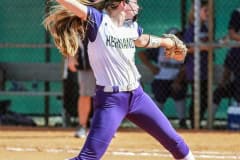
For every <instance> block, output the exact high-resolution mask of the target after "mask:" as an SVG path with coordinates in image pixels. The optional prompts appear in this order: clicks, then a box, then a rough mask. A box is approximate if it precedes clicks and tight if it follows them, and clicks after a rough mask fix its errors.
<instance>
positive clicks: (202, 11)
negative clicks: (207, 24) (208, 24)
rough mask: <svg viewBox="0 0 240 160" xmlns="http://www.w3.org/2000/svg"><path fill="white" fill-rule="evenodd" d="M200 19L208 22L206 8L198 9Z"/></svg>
mask: <svg viewBox="0 0 240 160" xmlns="http://www.w3.org/2000/svg"><path fill="white" fill-rule="evenodd" d="M200 18H201V20H202V21H207V20H208V8H207V6H203V7H202V8H201V9H200Z"/></svg>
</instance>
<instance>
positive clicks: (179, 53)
mask: <svg viewBox="0 0 240 160" xmlns="http://www.w3.org/2000/svg"><path fill="white" fill-rule="evenodd" d="M163 37H164V38H169V39H171V40H172V41H173V44H174V45H173V46H172V47H170V48H166V51H165V54H166V57H167V58H172V59H175V60H177V61H184V59H185V57H186V54H187V47H186V45H185V44H184V43H183V42H182V41H181V40H180V39H178V38H177V37H176V36H175V35H173V34H164V35H163Z"/></svg>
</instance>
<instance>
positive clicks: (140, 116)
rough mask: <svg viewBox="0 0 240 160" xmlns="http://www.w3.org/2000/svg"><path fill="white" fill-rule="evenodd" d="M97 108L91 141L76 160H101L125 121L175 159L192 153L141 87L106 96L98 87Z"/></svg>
mask: <svg viewBox="0 0 240 160" xmlns="http://www.w3.org/2000/svg"><path fill="white" fill-rule="evenodd" d="M94 107H95V108H94V116H93V121H92V126H91V129H90V132H89V135H88V137H87V140H86V142H85V144H84V146H83V148H82V150H81V152H80V154H79V155H78V157H75V158H73V159H72V160H99V159H100V158H101V157H102V156H103V154H104V153H105V151H106V149H107V147H108V145H109V144H110V142H111V140H112V138H113V136H114V134H115V132H116V130H117V129H118V127H119V126H120V124H121V122H122V120H123V119H124V118H127V119H128V120H130V121H132V122H133V123H135V124H136V125H137V126H139V127H141V128H142V129H144V130H145V131H147V132H148V133H149V134H150V135H152V136H153V137H154V138H156V139H157V140H158V141H159V142H160V143H161V144H162V145H163V146H164V147H165V148H166V149H167V150H168V151H169V152H170V153H171V154H172V155H173V157H174V158H176V159H182V158H184V157H185V156H186V155H187V154H188V152H189V148H188V146H187V144H186V143H185V142H184V140H183V139H182V138H181V137H180V136H179V135H178V134H177V133H176V131H175V129H174V128H173V127H172V126H171V124H170V122H169V121H168V119H167V118H166V117H165V115H164V114H163V113H162V112H161V111H160V109H159V108H158V107H157V105H156V104H155V103H154V102H153V101H152V99H151V98H150V97H149V96H148V95H147V94H146V93H144V91H143V89H142V88H141V87H138V88H137V89H135V90H133V91H131V92H117V93H106V92H103V91H102V89H101V88H98V87H97V89H96V96H95V97H94Z"/></svg>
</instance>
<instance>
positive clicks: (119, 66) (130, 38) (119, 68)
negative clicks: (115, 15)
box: [87, 7, 142, 86]
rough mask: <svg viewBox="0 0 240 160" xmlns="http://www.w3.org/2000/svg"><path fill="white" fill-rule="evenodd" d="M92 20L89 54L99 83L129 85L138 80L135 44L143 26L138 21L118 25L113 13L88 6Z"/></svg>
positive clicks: (89, 34) (89, 35) (89, 31)
mask: <svg viewBox="0 0 240 160" xmlns="http://www.w3.org/2000/svg"><path fill="white" fill-rule="evenodd" d="M88 17H89V19H90V20H91V22H90V24H89V26H88V32H87V36H88V38H89V43H88V55H89V60H90V64H91V67H92V69H93V72H94V75H95V78H96V84H97V85H101V86H127V85H131V84H134V83H138V81H139V79H140V74H139V72H138V70H137V68H136V66H135V60H134V55H135V50H136V49H135V44H134V40H136V39H137V38H138V37H139V35H140V34H141V33H142V30H141V29H140V28H139V27H138V25H137V23H136V22H134V23H133V22H129V23H128V22H126V23H124V26H121V27H119V26H116V25H115V24H113V23H112V21H111V19H110V17H109V16H108V15H107V14H106V13H104V12H99V11H98V10H96V9H94V8H92V7H88Z"/></svg>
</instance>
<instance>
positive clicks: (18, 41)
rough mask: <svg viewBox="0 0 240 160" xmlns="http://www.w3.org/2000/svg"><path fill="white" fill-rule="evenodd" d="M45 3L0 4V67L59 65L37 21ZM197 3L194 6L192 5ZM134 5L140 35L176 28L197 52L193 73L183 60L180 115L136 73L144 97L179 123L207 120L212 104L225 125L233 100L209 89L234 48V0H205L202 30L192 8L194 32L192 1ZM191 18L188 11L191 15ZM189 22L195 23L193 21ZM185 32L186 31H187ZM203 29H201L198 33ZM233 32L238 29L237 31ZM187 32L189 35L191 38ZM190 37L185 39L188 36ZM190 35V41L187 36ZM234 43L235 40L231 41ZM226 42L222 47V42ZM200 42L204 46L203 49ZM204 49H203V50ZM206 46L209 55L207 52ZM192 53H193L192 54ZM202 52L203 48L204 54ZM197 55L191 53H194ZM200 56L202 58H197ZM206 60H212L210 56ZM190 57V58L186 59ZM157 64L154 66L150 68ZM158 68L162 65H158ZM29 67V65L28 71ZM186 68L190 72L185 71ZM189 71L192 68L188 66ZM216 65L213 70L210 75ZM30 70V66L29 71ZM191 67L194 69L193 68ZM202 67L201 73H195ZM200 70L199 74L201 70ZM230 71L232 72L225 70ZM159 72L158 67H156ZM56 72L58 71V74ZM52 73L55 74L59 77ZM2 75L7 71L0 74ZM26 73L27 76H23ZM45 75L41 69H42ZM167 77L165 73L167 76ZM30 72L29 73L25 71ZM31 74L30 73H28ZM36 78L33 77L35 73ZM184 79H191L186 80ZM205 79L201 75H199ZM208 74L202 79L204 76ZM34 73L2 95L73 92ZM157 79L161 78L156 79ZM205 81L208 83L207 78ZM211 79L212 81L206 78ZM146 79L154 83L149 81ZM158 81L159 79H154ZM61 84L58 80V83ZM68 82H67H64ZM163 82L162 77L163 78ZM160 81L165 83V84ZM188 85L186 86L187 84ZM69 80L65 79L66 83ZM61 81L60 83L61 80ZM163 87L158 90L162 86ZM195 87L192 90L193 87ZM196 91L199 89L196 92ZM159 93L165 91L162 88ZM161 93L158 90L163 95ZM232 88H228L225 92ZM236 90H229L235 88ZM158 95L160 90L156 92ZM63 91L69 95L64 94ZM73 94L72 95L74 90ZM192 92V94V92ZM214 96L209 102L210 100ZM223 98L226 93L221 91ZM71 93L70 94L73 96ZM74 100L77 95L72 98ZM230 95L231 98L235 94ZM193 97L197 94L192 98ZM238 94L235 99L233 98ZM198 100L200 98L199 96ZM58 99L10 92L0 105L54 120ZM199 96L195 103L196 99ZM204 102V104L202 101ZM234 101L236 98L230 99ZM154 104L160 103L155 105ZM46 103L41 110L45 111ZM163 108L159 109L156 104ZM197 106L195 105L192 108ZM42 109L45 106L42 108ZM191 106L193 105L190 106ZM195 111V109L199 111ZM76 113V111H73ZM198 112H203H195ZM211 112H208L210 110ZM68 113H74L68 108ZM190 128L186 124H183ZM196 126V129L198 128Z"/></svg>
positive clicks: (11, 83)
mask: <svg viewBox="0 0 240 160" xmlns="http://www.w3.org/2000/svg"><path fill="white" fill-rule="evenodd" d="M47 2H48V1H47V0H46V1H43V0H42V1H39V0H21V1H19V0H12V1H9V0H1V3H0V15H2V16H1V20H2V23H1V25H0V33H1V37H0V54H1V59H0V62H1V63H2V64H4V65H5V64H8V63H20V64H22V63H24V64H35V63H44V64H48V63H51V64H52V63H53V64H57V65H60V66H62V64H63V62H62V57H61V56H60V54H59V53H58V51H57V49H56V48H55V47H54V46H53V44H52V43H51V39H50V36H49V34H48V33H46V32H45V30H44V27H43V25H42V21H43V17H44V15H45V13H46V12H47V10H48V4H49V3H47ZM197 2H200V1H197ZM139 3H140V6H141V7H142V10H141V11H140V13H139V16H138V22H139V24H140V25H141V26H142V27H143V29H144V32H145V33H151V34H155V35H159V36H160V35H162V34H163V33H165V32H166V31H167V30H169V29H170V28H177V29H179V30H181V32H182V39H183V40H184V41H185V42H186V43H188V44H189V46H191V47H193V51H192V53H193V54H192V53H190V55H195V54H194V51H198V50H199V48H200V50H199V56H198V57H199V59H201V60H198V61H199V69H198V70H199V71H200V72H196V71H194V69H193V68H194V67H193V66H194V65H197V61H194V58H195V56H193V57H194V58H193V57H191V56H190V57H188V56H187V59H186V61H185V64H184V65H181V67H182V66H185V72H184V73H186V76H185V77H186V78H185V79H184V80H186V84H187V85H186V86H187V87H186V91H185V92H186V93H183V94H186V97H185V100H186V105H185V110H180V111H179V108H176V107H175V105H176V103H174V102H175V100H174V98H173V97H172V96H171V94H170V93H169V92H170V91H169V90H168V89H169V88H167V89H166V93H165V94H166V95H165V96H164V97H168V96H170V98H167V99H164V100H161V98H160V100H159V99H156V95H155V94H159V93H158V92H159V91H154V92H153V90H152V83H151V80H149V79H150V78H149V77H148V78H146V75H149V73H146V72H143V71H140V72H141V73H142V76H143V79H147V80H148V82H146V84H144V83H145V81H143V85H144V89H145V90H146V92H147V93H149V94H150V95H151V96H152V97H153V98H154V99H155V100H156V102H157V103H158V104H160V105H163V106H164V107H163V108H162V107H161V108H162V109H163V112H164V113H165V114H166V115H167V116H168V117H169V118H179V114H180V117H181V115H182V114H183V113H181V112H185V113H186V115H185V119H191V118H192V119H194V118H193V117H191V116H190V115H191V114H193V115H196V114H198V112H196V111H198V110H199V112H201V115H202V116H200V117H199V119H206V120H207V118H208V117H209V116H207V114H206V113H207V111H208V110H207V107H208V106H209V105H211V106H214V103H216V102H218V103H219V107H218V110H217V112H216V116H215V118H216V119H223V120H227V108H228V106H229V105H230V101H233V98H223V99H221V102H219V100H218V98H216V96H218V94H217V93H215V92H214V91H215V88H216V87H219V86H218V85H217V84H218V83H220V82H222V81H221V79H222V78H223V77H222V72H223V67H224V66H225V65H224V64H226V63H229V61H228V62H226V57H227V55H228V54H229V49H230V48H231V47H233V46H235V45H236V43H232V41H227V40H229V34H228V33H229V23H230V19H231V15H232V12H233V11H234V9H237V8H238V7H240V6H239V4H240V0H231V1H227V0H215V1H214V0H208V5H207V7H206V9H207V10H208V13H209V19H206V21H205V23H204V24H206V26H202V25H203V24H202V23H201V19H200V18H201V16H200V15H201V14H202V13H201V12H204V11H201V5H200V4H199V6H195V7H198V8H199V13H197V14H195V16H197V17H198V18H199V19H200V22H199V23H198V25H199V26H198V27H199V30H198V32H195V31H197V30H196V29H195V28H196V27H195V28H194V27H193V28H191V26H190V22H189V14H190V11H191V7H192V6H193V3H192V0H168V1H163V0H157V1H156V0H147V1H144V0H139ZM195 11H198V10H197V8H195ZM193 15H194V12H193ZM197 17H196V18H194V19H195V20H196V19H198V18H197ZM233 23H236V25H233V27H232V28H233V30H235V31H236V32H238V31H239V29H240V27H239V19H237V20H235V21H233ZM196 24H197V23H195V21H193V25H196ZM189 27H190V28H189ZM204 27H206V28H204ZM237 27H238V28H237ZM191 33H192V34H193V35H191ZM194 33H196V34H195V35H198V38H199V39H198V40H200V41H199V44H197V43H194V42H196V39H194ZM189 34H190V35H189ZM189 36H190V37H189ZM204 38H207V39H208V40H206V39H205V40H204V41H203V39H204ZM236 39H238V40H239V38H236ZM225 40H226V43H225ZM220 42H221V43H220ZM203 43H204V44H205V45H203ZM194 44H197V47H195V48H194V46H196V45H194ZM206 44H207V47H206ZM204 46H205V48H210V49H209V50H208V52H209V53H203V54H201V47H202V48H204ZM211 47H212V50H211ZM194 49H196V50H194ZM205 50H206V49H205ZM142 51H143V50H142V49H138V50H137V52H138V53H140V52H142ZM196 55H197V54H196ZM202 55H204V56H202ZM211 55H212V57H211ZM235 55H236V57H230V58H232V59H233V60H232V61H230V64H229V65H230V66H228V68H227V69H229V70H230V71H232V73H233V74H234V76H238V73H237V72H236V71H237V69H236V68H238V65H237V64H238V57H237V54H234V56H235ZM192 58H193V59H192ZM201 61H205V63H203V64H202V62H201ZM136 63H137V64H138V65H139V66H140V67H142V61H141V60H140V59H139V56H138V55H137V56H136ZM157 63H158V62H157V61H156V62H155V64H157ZM161 63H162V62H161ZM161 65H162V67H163V68H164V67H169V66H168V63H164V62H163V63H162V64H161ZM161 65H160V66H161ZM31 66H32V65H30V67H31ZM176 66H178V65H172V64H170V67H173V68H174V67H176ZM187 66H188V67H190V68H187ZM191 66H192V67H191ZM214 66H216V67H215V68H216V69H215V70H217V69H219V68H220V70H217V71H215V70H212V69H211V68H213V67H214ZM35 67H36V66H35ZM195 68H196V66H195ZM201 68H202V69H201ZM204 68H205V71H204ZM231 69H233V70H231ZM160 70H161V68H160ZM61 71H62V70H61ZM61 71H58V72H61ZM5 72H8V70H6V71H5ZM26 72H27V71H26ZM46 72H47V70H46ZM169 72H171V71H169ZM31 73H32V72H31ZM33 73H35V72H33ZM196 73H197V74H199V78H200V79H194V77H195V78H196V76H194V75H195V74H196ZM35 74H37V73H35ZM190 74H193V75H192V79H191V77H189V75H190ZM203 74H205V75H206V76H204V75H203ZM207 75H208V76H207ZM34 76H35V75H34V74H33V75H32V80H28V81H18V80H14V79H13V78H12V79H11V78H10V79H9V80H7V81H6V83H5V84H4V91H13V92H26V91H30V92H31V93H33V92H37V91H43V92H44V93H46V92H55V91H56V92H63V88H65V89H70V90H71V88H74V87H77V86H76V83H73V86H71V87H69V86H67V87H66V85H70V83H69V82H67V83H66V84H65V87H63V86H64V85H63V81H60V80H58V81H42V80H41V81H40V80H39V79H34ZM160 77H161V76H160ZM202 77H205V79H204V81H202V80H203V79H201V78H202ZM207 77H208V78H209V79H210V80H209V79H208V78H207ZM212 77H213V78H212ZM151 78H152V80H153V79H155V78H156V76H155V78H154V77H151ZM158 78H159V77H158ZM59 79H61V77H60V78H59ZM70 79H71V78H70ZM163 80H164V78H163ZM165 80H166V79H165ZM191 80H192V81H191ZM70 81H71V80H70ZM196 81H197V82H199V83H198V84H201V85H200V88H202V91H203V92H204V93H201V92H200V94H199V96H195V98H196V100H198V101H199V103H197V104H196V102H197V101H193V102H194V103H193V104H195V107H196V108H197V110H193V111H191V108H194V107H190V106H191V103H192V95H193V94H192V93H193V90H192V87H191V85H192V86H194V82H196ZM65 82H66V81H65ZM156 85H157V83H156V84H155V87H156V88H159V86H158V85H157V86H156ZM167 86H171V84H168V83H167ZM162 88H164V87H162ZM195 88H198V87H196V86H195ZM200 88H199V90H201V89H200ZM208 88H210V91H208V92H207V90H208ZM164 89H165V88H164ZM164 89H162V91H163V93H164V91H165V90H164ZM230 89H232V88H230ZM233 89H236V90H238V89H237V87H236V86H235V88H233ZM159 90H160V89H159ZM65 92H69V91H65ZM76 92H77V91H76ZM197 92H198V91H196V93H197ZM194 93H195V92H194ZM213 93H215V94H216V95H215V97H214V95H213ZM225 93H226V92H225ZM73 94H74V93H73ZM75 94H76V95H77V94H78V93H75ZM234 94H237V92H236V93H235V92H234ZM195 95H198V94H195ZM239 95H240V94H239ZM201 96H202V97H201ZM59 97H62V95H60V94H59V95H55V94H53V95H47V96H46V95H44V94H43V95H41V96H31V95H27V96H25V95H23V96H22V95H20V94H12V92H9V94H1V98H0V100H4V99H10V100H11V101H12V104H11V109H12V110H14V111H16V112H20V113H26V114H33V115H38V114H43V113H45V112H47V114H48V115H60V114H61V113H62V104H63V103H62V99H64V98H65V99H66V97H64V96H63V97H62V98H59ZM200 97H201V98H200ZM208 98H209V100H208ZM234 98H237V97H236V96H235V97H234ZM76 99H77V98H72V100H70V99H67V100H66V102H68V103H67V104H65V105H70V104H71V102H70V101H73V102H72V105H71V106H70V107H73V108H74V107H76V105H77V103H76ZM213 99H214V100H215V99H217V100H215V101H214V103H211V102H210V101H213ZM159 101H160V103H159ZM46 103H47V107H46ZM161 103H163V104H161ZM196 105H197V106H196ZM44 106H45V107H44ZM193 106H194V105H193ZM199 106H201V107H199ZM76 108H77V107H76ZM201 108H204V109H203V110H201ZM211 108H212V107H211ZM74 112H76V110H75V109H74ZM188 125H190V124H188ZM200 126H201V125H200Z"/></svg>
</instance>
